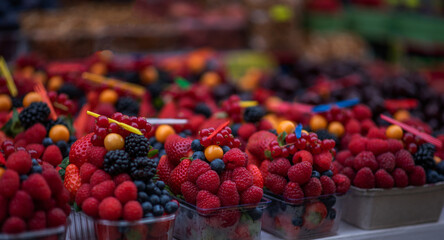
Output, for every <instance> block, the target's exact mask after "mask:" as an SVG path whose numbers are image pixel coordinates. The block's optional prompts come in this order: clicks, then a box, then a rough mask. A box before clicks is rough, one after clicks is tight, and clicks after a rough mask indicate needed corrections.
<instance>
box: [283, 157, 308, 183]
mask: <svg viewBox="0 0 444 240" xmlns="http://www.w3.org/2000/svg"><path fill="white" fill-rule="evenodd" d="M312 171H313V169H312V167H311V164H310V163H309V162H300V163H296V164H295V165H293V166H291V167H290V169H288V179H290V181H292V182H295V183H298V184H299V185H303V184H305V183H307V182H308V181H309V180H310V177H311V172H312Z"/></svg>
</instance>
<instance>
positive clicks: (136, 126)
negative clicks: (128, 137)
mask: <svg viewBox="0 0 444 240" xmlns="http://www.w3.org/2000/svg"><path fill="white" fill-rule="evenodd" d="M130 126H131V127H134V128H137V129H139V124H137V122H132V123H131V124H130Z"/></svg>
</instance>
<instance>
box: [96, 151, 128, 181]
mask: <svg viewBox="0 0 444 240" xmlns="http://www.w3.org/2000/svg"><path fill="white" fill-rule="evenodd" d="M129 162H130V157H129V155H128V153H127V152H125V151H123V150H114V151H109V152H107V153H106V155H105V160H104V161H103V166H104V170H105V172H107V173H109V174H111V175H117V174H120V173H125V172H127V171H128V169H129V166H130V163H129Z"/></svg>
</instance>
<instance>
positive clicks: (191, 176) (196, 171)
mask: <svg viewBox="0 0 444 240" xmlns="http://www.w3.org/2000/svg"><path fill="white" fill-rule="evenodd" d="M209 170H211V167H210V165H209V164H208V163H207V162H205V161H202V160H200V159H196V160H194V161H192V162H191V164H190V167H189V168H188V174H187V179H188V181H190V182H192V183H196V180H197V178H198V177H199V176H200V175H202V174H204V173H205V172H207V171H209Z"/></svg>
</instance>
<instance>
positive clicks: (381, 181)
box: [375, 169, 395, 188]
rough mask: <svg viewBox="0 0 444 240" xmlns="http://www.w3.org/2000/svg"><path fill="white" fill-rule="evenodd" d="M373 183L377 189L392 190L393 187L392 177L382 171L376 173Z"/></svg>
mask: <svg viewBox="0 0 444 240" xmlns="http://www.w3.org/2000/svg"><path fill="white" fill-rule="evenodd" d="M375 181H376V187H378V188H392V187H393V186H394V185H395V181H394V180H393V177H392V176H391V175H390V174H389V173H388V172H387V171H386V170H384V169H379V170H378V171H376V173H375Z"/></svg>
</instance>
